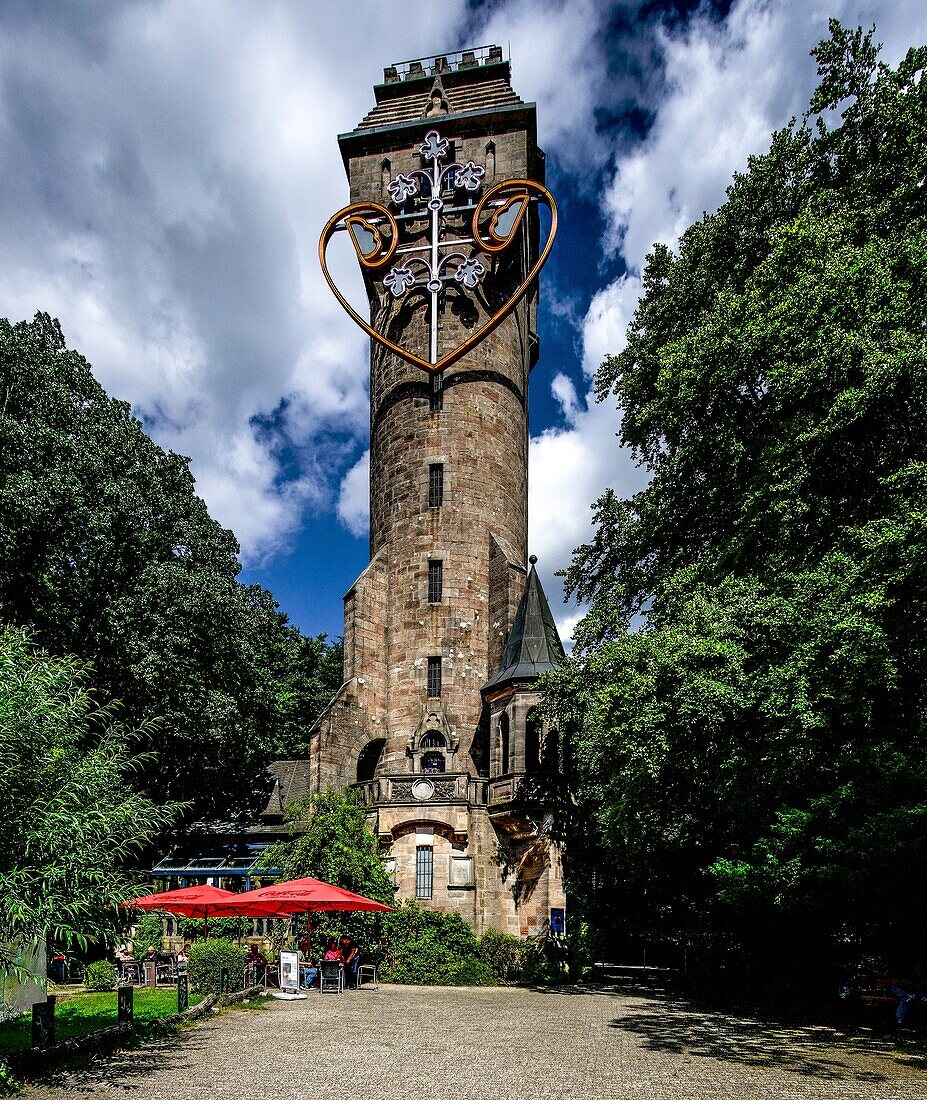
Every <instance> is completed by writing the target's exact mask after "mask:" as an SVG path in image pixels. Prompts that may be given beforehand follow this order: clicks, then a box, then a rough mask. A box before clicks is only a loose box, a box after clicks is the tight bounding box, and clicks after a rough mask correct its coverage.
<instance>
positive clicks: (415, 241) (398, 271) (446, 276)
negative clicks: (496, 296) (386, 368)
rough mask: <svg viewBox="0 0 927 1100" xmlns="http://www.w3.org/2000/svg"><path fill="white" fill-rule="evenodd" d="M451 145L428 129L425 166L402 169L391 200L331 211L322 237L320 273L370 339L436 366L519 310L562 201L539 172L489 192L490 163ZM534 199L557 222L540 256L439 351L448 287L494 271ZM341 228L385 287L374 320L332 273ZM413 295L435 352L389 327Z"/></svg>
mask: <svg viewBox="0 0 927 1100" xmlns="http://www.w3.org/2000/svg"><path fill="white" fill-rule="evenodd" d="M452 149H453V146H452V144H451V142H450V140H449V139H448V138H445V137H442V136H441V134H440V133H439V132H438V131H437V130H430V131H429V132H428V133H427V134H426V135H425V139H424V141H423V142H422V143H421V144H420V145H418V146H417V147H416V152H417V153H418V156H419V158H420V160H421V163H422V167H421V168H417V169H415V170H414V171H412V172H409V173H408V174H405V173H402V172H400V173H398V174H397V175H396V176H395V177H394V178H393V179H391V180H390V182H389V183H388V184H387V188H386V189H387V193H388V194H389V202H390V205H389V207H386V206H384V205H382V204H381V203H377V202H356V203H352V204H351V205H350V206H346V207H345V208H344V209H343V210H339V211H338V213H337V214H335V215H333V216H332V217H331V218H330V219H329V221H328V223H327V225H326V226H325V228H324V230H323V231H322V236H321V238H320V240H319V263H320V264H321V265H322V271H323V273H324V275H325V278H326V280H327V282H328V285H329V286H330V287H331V290H332V293H333V294H334V295H335V297H336V298H337V299H338V301H339V302H340V303H341V305H342V306H343V307H344V308H345V310H347V312H348V314H349V315H350V316H351V317H352V318H353V320H354V321H355V322H356V323H357V324H358V325H360V327H361V328H362V329H363V330H364V331H365V332H366V333H367V335H368V336H369V337H370V338H371V339H372V340H376V341H377V343H379V344H382V345H383V346H384V347H385V348H387V349H388V350H389V351H391V352H393V353H394V354H396V355H398V356H400V357H401V358H403V359H405V360H406V362H408V363H412V364H413V365H414V366H416V367H420V368H421V369H422V370H424V371H427V372H428V373H430V374H436V373H438V372H439V371H442V370H443V369H444V368H445V367H447V366H449V365H450V364H451V363H453V362H455V361H456V360H457V359H459V358H460V357H461V356H462V355H465V354H466V353H467V352H468V351H469V350H470V349H471V348H472V347H474V346H475V345H476V344H477V343H479V341H480V340H482V339H483V337H485V336H487V335H488V334H489V333H490V332H492V331H493V329H495V328H496V327H497V326H498V325H499V324H501V322H502V321H503V320H504V319H505V318H506V317H507V316H508V315H509V314H510V313H511V312H512V310H513V309H514V308H515V307H516V306H517V305H518V303H519V302H520V301H521V300H522V298H524V296H525V295H526V294H527V293H528V291H529V290H530V289H531V286H532V284H533V283H534V281H535V279H536V278H537V276H538V273H539V272H540V270H541V268H542V267H543V266H544V263H545V261H546V260H547V257H548V255H549V254H550V250H551V247H552V245H553V243H554V237H555V236H556V233H557V206H556V203H555V202H554V198H553V196H552V195H551V193H550V192H549V191H548V190H547V188H546V187H544V186H543V185H542V184H540V183H536V182H534V181H533V180H527V179H510V180H503V181H502V182H501V183H497V184H496V185H495V186H493V187H490V188H488V189H485V190H484V187H483V184H484V179H485V175H486V169H485V168H484V166H483V165H481V164H476V163H475V162H474V161H472V160H468V161H467V162H466V164H460V163H458V162H456V161H453V160H452V159H451V153H452ZM532 202H537V203H540V204H541V205H543V206H546V207H547V209H548V210H549V211H550V228H549V230H548V233H547V239H546V240H545V241H544V245H543V247H542V248H541V250H540V252H539V254H538V257H537V259H536V260H535V262H534V263H533V264H532V265H531V268H530V270H529V271H527V272H526V273H525V278H524V280H523V281H522V283H521V284H520V285H518V286H517V287H515V289H514V290H513V291H512V292H511V294H509V296H508V297H507V298H506V300H505V301H503V302H502V303H501V304H500V305H498V307H497V308H496V312H495V313H493V314H492V315H491V316H490V317H489V318H487V319H486V320H485V321H484V323H483V324H482V325H481V326H480V327H479V328H478V329H477V330H476V331H474V332H471V333H470V334H469V335H468V336H467V337H466V338H465V339H464V340H463V341H462V342H461V343H460V344H459V345H458V346H457V347H456V348H454V349H453V350H451V351H449V352H446V353H445V354H444V355H440V356H439V354H438V326H439V317H440V315H441V309H442V306H443V304H444V299H445V298H446V296H447V293H448V289H449V288H450V287H454V286H456V287H457V288H458V292H459V293H465V292H471V293H472V292H475V291H476V290H477V289H478V288H479V287H480V286H481V284H482V283H483V281H484V280H486V279H487V278H488V277H491V271H492V262H493V258H494V257H496V256H499V255H501V254H502V253H504V252H506V251H508V250H509V249H510V248H517V247H518V242H519V241H520V240H521V238H522V229H523V223H524V220H525V214H526V213H527V211H528V208H529V206H530V204H531V203H532ZM342 231H343V232H347V234H348V236H349V237H350V239H351V243H352V244H353V245H354V250H355V252H356V253H357V258H358V261H359V262H360V265H361V269H362V271H363V272H364V274H365V275H366V276H367V277H368V281H369V282H370V283H371V284H372V287H373V289H374V291H375V293H376V294H378V295H379V299H380V302H381V308H380V309H379V310H375V311H374V312H375V314H376V317H377V320H376V321H375V323H374V324H370V323H368V322H367V321H366V320H365V319H364V318H363V317H362V316H361V315H360V314H359V313H358V312H357V310H355V309H354V307H353V306H352V305H351V304H350V303H349V302H348V300H347V299H346V298H345V296H344V295H343V294H342V293H341V291H340V290H339V289H338V287H337V286H336V285H335V281H334V279H333V278H332V275H331V273H330V271H329V268H328V263H327V261H326V253H327V250H328V244H329V241H330V240H331V239H332V237H333V236H334V234H335V233H338V232H342ZM381 288H382V290H381ZM407 301H414V303H415V304H416V305H418V303H419V301H421V303H422V304H423V305H424V306H425V307H427V308H425V309H423V310H421V311H420V312H421V316H422V323H423V324H424V325H426V326H427V344H428V357H427V358H424V357H423V356H420V355H417V354H416V353H415V352H413V351H411V350H410V349H409V348H406V347H403V346H402V345H401V344H399V343H397V342H396V341H395V340H393V339H391V338H390V336H388V335H387V333H386V329H387V327H388V321H389V319H390V317H392V316H393V315H394V311H395V309H396V308H397V307H398V306H399V305H400V304H404V303H406V302H407ZM391 303H392V305H391ZM418 316H419V312H418V311H414V312H413V320H412V321H410V322H409V324H408V325H406V326H405V327H406V330H409V329H412V328H413V327H414V325H415V324H417V323H418V320H417V319H418ZM421 335H422V336H424V335H425V334H424V333H423V334H421ZM424 342H425V341H424V340H422V341H421V343H424Z"/></svg>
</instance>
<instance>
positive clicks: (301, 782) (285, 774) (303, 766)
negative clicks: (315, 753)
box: [261, 759, 311, 819]
mask: <svg viewBox="0 0 927 1100" xmlns="http://www.w3.org/2000/svg"><path fill="white" fill-rule="evenodd" d="M309 768H310V765H309V760H308V759H303V760H275V761H274V762H273V763H272V764H271V765H270V767H269V768H268V771H269V772H270V773H271V775H272V776H273V777H274V786H273V790H272V791H271V792H270V797H269V798H268V799H267V805H266V806H265V807H264V810H263V812H262V813H261V817H263V818H265V819H266V818H268V817H271V818H272V817H282V816H283V814H284V811H285V810H286V808H287V806H289V804H290V803H291V802H295V801H296V800H297V799H298V798H305V797H306V796H307V795H308V794H309V792H310V790H311V775H310V770H309Z"/></svg>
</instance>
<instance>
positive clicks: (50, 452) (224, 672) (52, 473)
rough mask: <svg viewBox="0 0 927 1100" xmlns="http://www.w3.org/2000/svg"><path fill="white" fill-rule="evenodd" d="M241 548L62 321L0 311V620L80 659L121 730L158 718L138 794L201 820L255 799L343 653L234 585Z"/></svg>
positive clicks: (333, 685) (307, 721)
mask: <svg viewBox="0 0 927 1100" xmlns="http://www.w3.org/2000/svg"><path fill="white" fill-rule="evenodd" d="M237 553H238V546H237V544H236V542H235V539H234V536H233V535H232V533H231V532H230V531H227V530H225V529H224V528H223V527H221V526H220V525H219V524H218V523H216V522H215V521H214V520H213V519H211V518H210V516H209V513H208V512H207V510H206V505H205V504H204V503H203V501H202V500H201V499H200V498H199V497H198V496H197V495H196V493H195V491H194V481H193V476H192V474H191V473H190V469H189V463H188V460H187V459H185V458H183V457H181V456H180V455H177V454H174V453H173V452H165V451H163V450H162V449H161V448H160V447H158V446H156V445H155V444H154V443H153V442H152V441H151V440H150V439H149V438H148V436H147V435H146V434H145V432H144V431H143V429H142V426H141V424H140V423H139V422H138V421H137V420H136V419H134V418H133V416H132V413H131V409H130V407H129V406H128V405H127V404H125V403H123V402H120V401H114V400H113V399H112V398H110V397H108V396H107V394H106V393H105V391H104V390H103V389H102V387H101V386H100V385H99V384H98V383H97V381H96V380H95V379H94V377H93V374H92V373H91V369H90V366H89V364H88V363H87V362H86V360H85V359H84V358H83V357H82V356H80V355H79V354H77V353H76V352H74V351H71V350H69V349H68V348H67V347H66V346H65V342H64V338H63V336H62V334H61V329H60V327H59V325H58V323H57V321H55V320H53V319H52V318H50V317H49V316H48V315H47V314H41V313H40V314H37V315H36V317H35V319H34V320H33V321H32V322H31V323H25V322H23V323H20V324H15V325H14V324H10V323H9V322H7V321H3V320H0V618H2V619H4V620H5V621H6V622H7V623H10V624H14V625H21V626H26V627H28V628H30V629H31V630H32V631H33V632H34V634H35V637H36V638H37V639H38V640H39V641H40V642H41V644H42V645H43V646H45V647H46V648H47V649H49V650H50V651H52V652H54V653H59V654H69V653H73V654H76V655H78V656H79V657H80V658H82V659H83V660H85V661H88V662H91V663H92V674H91V675H92V677H93V681H94V683H95V684H96V685H97V686H98V687H99V688H100V691H101V695H102V697H106V698H116V699H119V700H121V701H122V705H123V708H124V709H123V717H124V720H125V722H126V723H127V724H129V725H140V724H142V723H144V722H145V721H146V720H147V719H149V718H151V717H157V719H158V726H157V733H156V734H154V733H153V732H150V733H149V736H150V737H151V740H150V741H149V743H148V747H150V748H153V749H155V750H156V751H157V756H156V759H155V760H154V761H153V762H152V764H151V765H150V766H149V767H147V768H146V770H145V775H144V782H145V785H146V787H147V789H148V790H149V791H150V792H152V793H156V794H157V795H158V796H159V797H163V798H175V797H176V798H180V799H183V800H189V801H191V802H193V803H194V808H195V811H198V812H200V813H206V814H218V813H226V812H229V811H231V810H235V809H237V808H246V807H247V806H248V805H249V804H251V803H252V801H253V800H255V798H256V797H259V796H258V795H257V790H258V788H260V785H261V780H262V773H263V770H264V767H265V766H266V763H267V762H268V760H269V759H270V758H272V757H273V756H274V755H277V754H280V755H285V754H292V753H294V752H298V751H300V749H301V748H302V747H303V745H304V738H305V735H306V732H307V730H308V728H309V726H310V725H311V723H312V721H313V719H314V718H315V716H316V715H317V714H318V712H319V711H320V710H321V708H322V706H323V705H324V703H325V702H326V701H327V700H328V698H330V696H331V695H332V694H333V693H334V691H335V690H336V689H337V687H338V685H339V683H340V679H341V651H340V647H332V646H328V645H326V643H325V639H324V636H321V637H319V638H304V637H302V636H301V635H300V634H299V632H298V631H297V630H296V629H294V628H293V627H292V626H290V625H289V624H288V623H287V621H286V616H285V615H283V614H282V613H281V612H280V611H279V610H278V608H277V605H276V603H275V602H274V600H273V597H272V596H271V595H270V593H268V592H267V591H265V590H264V589H262V588H260V587H259V586H257V585H251V586H245V585H242V584H241V583H240V582H239V581H238V579H237V577H238V573H239V571H240V568H241V567H240V564H239V562H238V558H237ZM145 728H146V729H148V730H149V731H151V730H152V729H153V728H152V727H145Z"/></svg>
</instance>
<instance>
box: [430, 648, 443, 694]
mask: <svg viewBox="0 0 927 1100" xmlns="http://www.w3.org/2000/svg"><path fill="white" fill-rule="evenodd" d="M440 695H441V658H440V657H429V658H428V697H429V698H430V699H438V698H439V697H440Z"/></svg>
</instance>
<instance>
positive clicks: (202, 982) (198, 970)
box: [187, 940, 247, 996]
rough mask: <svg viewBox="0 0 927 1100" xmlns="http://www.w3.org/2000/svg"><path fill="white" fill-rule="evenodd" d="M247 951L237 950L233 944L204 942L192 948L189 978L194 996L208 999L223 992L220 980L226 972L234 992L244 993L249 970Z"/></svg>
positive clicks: (229, 942)
mask: <svg viewBox="0 0 927 1100" xmlns="http://www.w3.org/2000/svg"><path fill="white" fill-rule="evenodd" d="M246 954H247V952H246V951H245V949H244V948H243V947H236V946H235V944H233V943H232V941H231V940H204V941H203V942H202V943H194V944H193V945H192V946H191V948H190V961H189V962H188V963H187V976H188V978H189V979H190V989H191V990H192V992H194V993H202V994H203V995H204V996H208V995H209V994H210V993H218V992H220V989H219V984H220V976H221V972H222V970H223V969H225V970H227V971H228V972H229V985H228V988H229V989H230V990H236V989H241V986H242V979H243V976H244V969H245V955H246Z"/></svg>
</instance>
